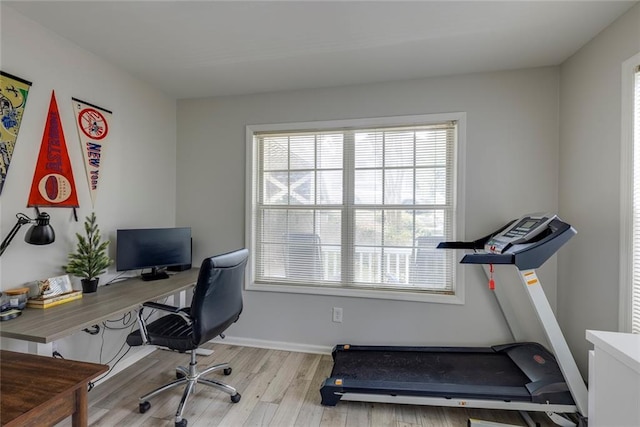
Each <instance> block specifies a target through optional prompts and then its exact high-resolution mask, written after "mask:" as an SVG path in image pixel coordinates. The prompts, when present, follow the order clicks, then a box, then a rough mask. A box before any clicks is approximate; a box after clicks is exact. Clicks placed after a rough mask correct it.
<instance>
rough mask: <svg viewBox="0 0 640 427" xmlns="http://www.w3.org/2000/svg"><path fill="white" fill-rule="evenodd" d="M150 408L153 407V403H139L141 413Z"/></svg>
mask: <svg viewBox="0 0 640 427" xmlns="http://www.w3.org/2000/svg"><path fill="white" fill-rule="evenodd" d="M149 408H151V403H149V402H146V401H145V402H142V403H141V404H140V405H138V410H139V411H140V413H141V414H144V413H145V412H147V411H148V410H149Z"/></svg>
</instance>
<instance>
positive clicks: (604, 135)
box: [558, 5, 640, 373]
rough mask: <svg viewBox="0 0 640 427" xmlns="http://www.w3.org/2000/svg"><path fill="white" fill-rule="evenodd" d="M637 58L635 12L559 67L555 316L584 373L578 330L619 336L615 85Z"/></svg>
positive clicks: (639, 32)
mask: <svg viewBox="0 0 640 427" xmlns="http://www.w3.org/2000/svg"><path fill="white" fill-rule="evenodd" d="M638 52H640V5H637V6H635V7H634V8H632V9H631V10H630V11H629V12H627V13H626V14H625V15H623V16H622V17H621V18H620V19H618V20H617V21H616V22H615V23H613V24H612V25H611V26H609V27H608V28H607V29H606V30H604V31H603V32H602V33H601V34H599V35H598V36H597V37H596V38H594V39H593V40H592V41H591V42H590V43H588V44H587V45H585V46H584V47H583V48H582V49H581V50H580V51H579V52H577V53H576V54H575V55H574V56H573V57H572V58H570V59H569V60H567V61H566V62H565V63H564V64H562V66H561V68H560V117H561V121H560V187H559V189H560V192H559V194H560V212H561V214H562V215H563V216H565V217H567V218H571V221H573V224H574V226H575V227H576V228H577V230H578V235H577V236H576V238H575V239H574V240H575V244H572V245H569V247H567V250H565V251H563V252H562V253H561V254H560V256H559V276H558V277H559V280H558V283H559V285H558V317H559V319H560V323H561V326H562V327H563V329H564V331H565V334H566V335H567V340H568V342H569V344H570V346H571V347H572V348H573V349H574V354H575V355H576V357H577V359H578V364H579V366H580V368H581V369H582V371H583V373H584V372H586V370H587V351H588V349H589V348H590V347H589V344H588V343H587V341H586V340H585V330H586V329H598V330H607V331H617V330H618V294H619V247H620V246H619V245H620V138H621V132H620V130H621V123H620V114H621V105H622V100H621V96H620V94H621V90H622V89H621V85H620V83H621V73H622V63H623V62H624V61H625V60H626V59H628V58H630V57H631V56H633V55H634V54H636V53H638Z"/></svg>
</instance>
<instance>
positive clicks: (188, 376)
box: [139, 351, 241, 427]
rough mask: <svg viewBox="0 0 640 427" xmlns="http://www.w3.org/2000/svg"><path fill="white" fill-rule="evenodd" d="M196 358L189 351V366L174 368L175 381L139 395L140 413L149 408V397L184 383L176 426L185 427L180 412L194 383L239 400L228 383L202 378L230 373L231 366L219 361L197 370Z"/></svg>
mask: <svg viewBox="0 0 640 427" xmlns="http://www.w3.org/2000/svg"><path fill="white" fill-rule="evenodd" d="M197 364H198V362H197V360H196V351H191V361H190V363H189V367H188V368H185V367H184V366H178V367H177V368H176V377H177V379H176V380H175V381H171V382H170V383H168V384H165V385H163V386H160V387H158V388H156V389H155V390H153V391H151V392H150V393H147V394H145V395H144V396H141V397H140V399H139V401H140V404H139V410H140V413H141V414H143V413H145V412H147V410H149V408H150V407H151V404H150V403H149V402H148V399H151V398H152V397H154V396H157V395H158V394H160V393H162V392H164V391H167V390H170V389H172V388H175V387H178V386H181V385H185V389H184V392H183V393H182V399H180V404H179V405H178V410H177V411H176V416H175V425H176V427H186V425H187V420H186V419H184V418H182V413H183V412H184V407H185V405H186V403H187V399H188V398H189V395H191V394H193V393H194V391H195V386H196V384H202V385H206V386H208V387H213V388H215V389H217V390H220V391H223V392H225V393H227V394H229V395H230V396H231V402H233V403H238V402H239V401H240V397H241V396H240V393H238V391H237V390H236V389H235V388H233V387H231V386H230V385H228V384H225V383H223V382H221V381H217V380H213V379H206V378H202V377H204V376H205V375H208V374H210V373H212V372H215V371H219V370H222V371H223V373H224V374H225V375H230V374H231V367H230V366H229V364H228V363H219V364H217V365H213V366H209V367H208V368H206V369H205V370H204V371H202V372H198V369H197Z"/></svg>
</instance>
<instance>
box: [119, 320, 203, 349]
mask: <svg viewBox="0 0 640 427" xmlns="http://www.w3.org/2000/svg"><path fill="white" fill-rule="evenodd" d="M147 332H148V333H149V344H151V345H158V346H162V347H167V348H170V349H171V350H177V351H179V352H185V351H189V350H194V349H196V348H198V344H197V343H194V341H193V328H192V327H191V325H190V324H189V323H188V322H187V321H186V320H185V319H184V318H183V317H182V316H179V315H177V314H169V315H166V316H164V317H161V318H160V319H158V320H154V321H153V322H151V323H149V324H148V325H147ZM127 344H129V345H130V346H138V345H142V344H143V342H142V336H141V335H140V330H137V331H134V332H131V333H130V334H129V336H127Z"/></svg>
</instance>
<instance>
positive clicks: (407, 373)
mask: <svg viewBox="0 0 640 427" xmlns="http://www.w3.org/2000/svg"><path fill="white" fill-rule="evenodd" d="M575 234H576V231H575V229H574V228H573V227H571V226H570V225H569V224H567V223H566V222H564V221H562V220H561V219H559V218H558V217H557V216H556V215H552V214H529V215H525V216H523V217H521V218H518V219H516V220H514V221H512V222H510V223H508V224H507V225H505V226H504V227H502V228H500V229H499V230H497V231H495V232H493V233H492V234H490V235H488V236H486V237H484V238H481V239H478V240H475V241H471V242H442V243H440V244H439V245H438V248H440V249H466V250H472V251H473V253H467V254H466V255H464V257H463V258H462V260H461V261H460V262H461V263H463V264H482V265H485V272H487V271H488V269H487V268H486V266H489V265H491V266H492V265H494V264H496V265H498V264H505V265H512V266H514V267H515V268H516V270H517V272H518V276H519V277H520V279H521V285H520V287H521V289H523V290H522V292H524V293H525V294H526V295H527V296H528V298H521V299H526V300H528V303H527V304H529V305H530V306H531V307H532V308H533V311H534V312H535V314H536V317H537V319H538V320H539V322H540V326H541V328H542V330H543V331H544V335H545V338H546V339H547V341H548V343H549V346H550V347H551V348H550V349H547V348H545V347H544V346H543V345H541V344H539V343H535V342H516V343H512V344H504V345H498V346H493V347H399V346H366V345H350V344H341V345H338V346H336V347H335V348H334V349H333V352H332V356H333V361H334V365H333V370H332V372H331V376H330V377H329V378H327V379H326V380H325V381H324V383H323V385H322V387H321V389H320V394H321V396H322V404H323V405H326V406H334V405H336V404H337V403H338V401H340V400H341V399H343V400H353V401H362V402H386V403H404V404H417V405H433V406H453V407H455V406H460V407H470V408H485V409H507V410H517V411H521V412H523V413H524V414H523V417H524V418H525V420H526V421H527V422H529V423H530V424H532V425H533V422H532V421H531V419H530V418H528V416H527V415H526V412H527V411H541V412H546V413H547V415H548V416H549V417H550V418H551V420H552V421H553V422H555V423H556V424H558V425H563V426H571V425H586V416H587V388H586V386H585V383H584V381H583V379H582V376H581V375H580V372H579V370H578V367H577V365H576V363H575V360H574V359H573V357H572V355H571V352H570V350H569V347H568V345H567V342H566V340H565V339H564V336H563V335H562V332H561V330H560V327H559V325H558V322H557V320H556V318H555V316H554V314H553V311H552V310H551V307H550V305H549V302H548V300H547V298H546V296H545V294H544V291H543V289H542V286H541V284H540V279H539V278H538V276H537V274H536V271H535V269H536V268H538V267H540V266H541V265H542V264H544V263H545V262H546V261H547V260H548V259H549V258H550V257H551V256H552V255H554V254H555V253H556V252H557V251H558V250H559V249H560V247H562V246H563V245H564V244H565V243H566V242H567V241H569V239H571V238H572V237H573V236H574V235H575ZM491 270H493V268H492V269H491ZM490 279H491V280H490V282H493V278H492V277H490ZM500 288H502V284H500V286H497V287H496V289H495V292H494V293H495V294H496V299H497V301H498V304H499V305H500V307H501V309H502V312H503V315H504V316H505V319H506V321H507V323H508V324H509V327H510V328H511V332H512V334H513V335H514V338H515V339H516V340H518V339H519V336H518V335H519V332H518V330H517V327H516V326H512V323H517V322H516V321H515V319H514V318H513V317H514V316H518V313H519V312H518V310H516V309H513V307H511V308H510V307H509V306H508V305H509V302H508V300H507V299H506V298H505V297H501V296H500V295H499V291H500Z"/></svg>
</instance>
